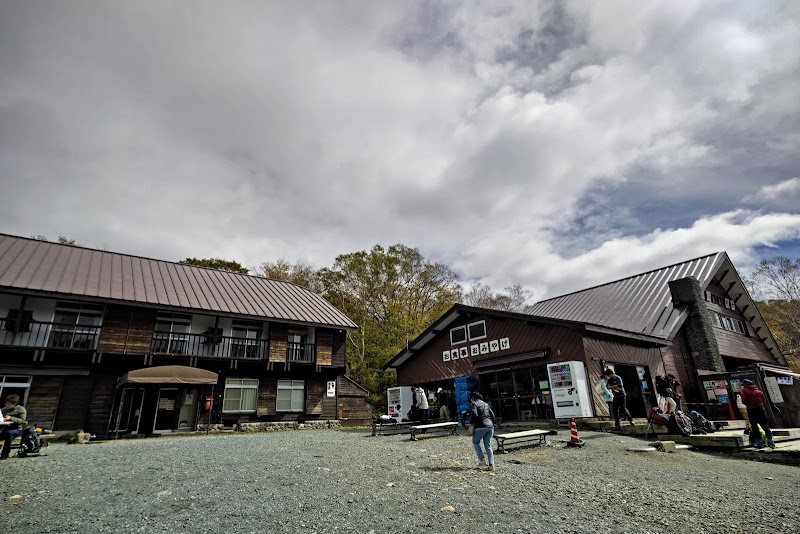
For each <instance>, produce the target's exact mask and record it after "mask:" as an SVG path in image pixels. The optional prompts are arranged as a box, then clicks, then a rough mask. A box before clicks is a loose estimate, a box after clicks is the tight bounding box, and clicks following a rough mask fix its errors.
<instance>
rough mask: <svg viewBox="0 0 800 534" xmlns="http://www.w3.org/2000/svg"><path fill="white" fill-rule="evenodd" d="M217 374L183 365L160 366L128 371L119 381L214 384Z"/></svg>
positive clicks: (128, 382) (120, 383)
mask: <svg viewBox="0 0 800 534" xmlns="http://www.w3.org/2000/svg"><path fill="white" fill-rule="evenodd" d="M216 383H217V373H214V372H212V371H206V370H205V369H197V368H196V367H187V366H185V365H162V366H160V367H145V368H144V369H136V370H135V371H129V372H128V373H126V374H125V375H124V376H123V377H122V378H120V379H119V385H122V384H216Z"/></svg>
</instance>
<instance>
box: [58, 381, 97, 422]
mask: <svg viewBox="0 0 800 534" xmlns="http://www.w3.org/2000/svg"><path fill="white" fill-rule="evenodd" d="M92 381H93V377H91V376H66V377H64V386H63V388H62V389H61V400H60V401H59V403H58V412H57V413H56V420H55V423H54V424H53V430H80V429H83V428H84V424H85V423H86V412H87V410H88V407H89V397H90V396H91V393H92Z"/></svg>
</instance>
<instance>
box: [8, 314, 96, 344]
mask: <svg viewBox="0 0 800 534" xmlns="http://www.w3.org/2000/svg"><path fill="white" fill-rule="evenodd" d="M99 337H100V327H99V326H89V325H76V324H59V323H45V322H42V321H32V320H24V319H23V320H9V319H0V346H3V347H18V348H35V349H43V348H50V349H58V350H85V351H93V350H95V349H96V348H97V340H98V338H99Z"/></svg>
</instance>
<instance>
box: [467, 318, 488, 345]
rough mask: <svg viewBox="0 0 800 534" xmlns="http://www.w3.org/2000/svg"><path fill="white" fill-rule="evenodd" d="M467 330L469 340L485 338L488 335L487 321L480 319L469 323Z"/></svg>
mask: <svg viewBox="0 0 800 534" xmlns="http://www.w3.org/2000/svg"><path fill="white" fill-rule="evenodd" d="M467 332H469V340H470V341H475V340H476V339H483V338H485V337H486V321H478V322H477V323H471V324H468V325H467Z"/></svg>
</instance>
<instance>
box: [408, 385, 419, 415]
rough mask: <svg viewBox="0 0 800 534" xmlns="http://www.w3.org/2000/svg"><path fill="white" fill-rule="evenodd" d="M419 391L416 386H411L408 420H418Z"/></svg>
mask: <svg viewBox="0 0 800 534" xmlns="http://www.w3.org/2000/svg"><path fill="white" fill-rule="evenodd" d="M418 399H419V393H418V392H417V386H411V411H410V412H409V414H408V420H409V421H419V400H418Z"/></svg>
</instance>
